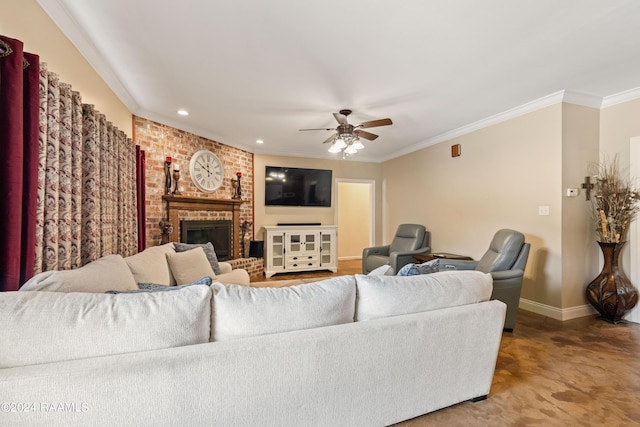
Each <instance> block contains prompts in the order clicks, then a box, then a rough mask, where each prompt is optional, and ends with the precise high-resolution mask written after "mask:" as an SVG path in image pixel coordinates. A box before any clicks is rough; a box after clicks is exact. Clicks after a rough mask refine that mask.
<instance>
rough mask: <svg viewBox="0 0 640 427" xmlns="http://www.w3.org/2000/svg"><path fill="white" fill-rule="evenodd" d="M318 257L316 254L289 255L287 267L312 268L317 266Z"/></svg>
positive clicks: (318, 264)
mask: <svg viewBox="0 0 640 427" xmlns="http://www.w3.org/2000/svg"><path fill="white" fill-rule="evenodd" d="M319 266H320V259H319V258H318V255H303V256H298V255H296V256H290V257H287V266H286V268H287V269H295V268H312V267H319Z"/></svg>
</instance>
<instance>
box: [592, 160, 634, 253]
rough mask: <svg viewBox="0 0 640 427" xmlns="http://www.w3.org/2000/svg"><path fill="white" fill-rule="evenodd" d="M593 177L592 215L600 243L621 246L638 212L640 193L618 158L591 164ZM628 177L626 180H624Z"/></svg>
mask: <svg viewBox="0 0 640 427" xmlns="http://www.w3.org/2000/svg"><path fill="white" fill-rule="evenodd" d="M592 168H593V169H594V170H595V172H596V174H595V176H594V178H595V183H594V188H593V192H594V195H593V196H592V197H591V205H592V207H593V209H592V216H593V220H594V223H595V225H596V231H597V232H598V234H599V240H600V242H603V243H620V242H624V241H625V239H626V235H627V231H628V229H629V225H630V224H631V222H632V221H633V220H634V219H635V218H636V216H637V215H638V212H639V211H640V206H639V205H638V203H639V202H640V191H638V189H637V188H636V187H635V186H634V185H633V183H632V180H631V178H630V177H628V176H629V175H628V174H623V171H621V169H620V166H619V164H618V157H617V156H616V157H614V159H613V160H612V161H608V160H604V161H602V162H600V163H597V164H594V165H592ZM625 177H627V178H625Z"/></svg>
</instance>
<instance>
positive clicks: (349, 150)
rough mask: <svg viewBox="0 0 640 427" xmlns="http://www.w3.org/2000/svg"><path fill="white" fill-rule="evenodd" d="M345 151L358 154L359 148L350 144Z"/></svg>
mask: <svg viewBox="0 0 640 427" xmlns="http://www.w3.org/2000/svg"><path fill="white" fill-rule="evenodd" d="M344 152H345V153H346V154H356V153H357V152H358V149H357V148H355V147H354V146H353V145H350V146H348V147H347V148H345V149H344Z"/></svg>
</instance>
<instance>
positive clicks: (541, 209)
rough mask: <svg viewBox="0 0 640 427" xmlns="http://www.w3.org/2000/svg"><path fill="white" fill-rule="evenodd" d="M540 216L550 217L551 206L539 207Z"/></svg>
mask: <svg viewBox="0 0 640 427" xmlns="http://www.w3.org/2000/svg"><path fill="white" fill-rule="evenodd" d="M538 215H549V206H538Z"/></svg>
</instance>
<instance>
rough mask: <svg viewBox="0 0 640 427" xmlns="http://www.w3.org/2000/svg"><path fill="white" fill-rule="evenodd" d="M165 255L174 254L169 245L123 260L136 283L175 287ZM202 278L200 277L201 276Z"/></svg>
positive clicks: (153, 247)
mask: <svg viewBox="0 0 640 427" xmlns="http://www.w3.org/2000/svg"><path fill="white" fill-rule="evenodd" d="M167 253H175V249H174V248H173V245H172V244H171V243H167V244H166V245H160V246H152V247H150V248H147V249H145V250H144V251H142V252H139V253H137V254H135V255H132V256H129V257H126V258H125V259H124V260H125V261H126V262H127V264H128V265H129V268H130V269H131V273H133V277H134V278H135V281H136V283H138V282H148V283H158V284H160V285H167V286H169V285H175V284H176V282H175V280H174V279H173V276H171V270H169V266H168V265H167V257H166V254H167ZM201 277H202V276H201Z"/></svg>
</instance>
